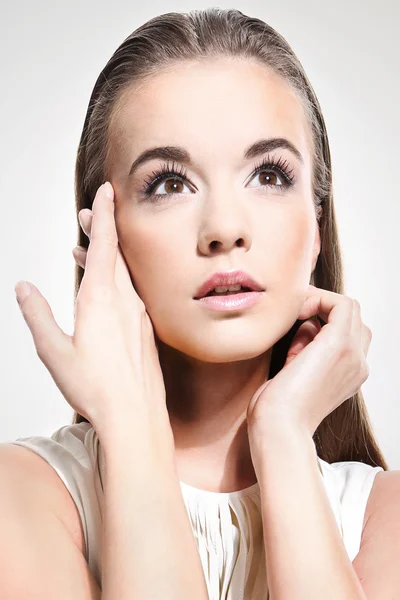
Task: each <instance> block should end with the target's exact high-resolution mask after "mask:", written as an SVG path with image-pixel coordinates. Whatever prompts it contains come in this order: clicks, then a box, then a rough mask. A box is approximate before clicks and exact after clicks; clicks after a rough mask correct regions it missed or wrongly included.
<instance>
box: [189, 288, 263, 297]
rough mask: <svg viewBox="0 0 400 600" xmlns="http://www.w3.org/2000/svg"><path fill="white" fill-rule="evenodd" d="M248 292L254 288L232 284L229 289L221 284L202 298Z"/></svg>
mask: <svg viewBox="0 0 400 600" xmlns="http://www.w3.org/2000/svg"><path fill="white" fill-rule="evenodd" d="M248 292H254V290H252V289H250V288H248V287H244V286H241V285H236V286H230V288H228V289H226V288H223V287H222V286H220V287H217V288H215V289H213V290H211V291H210V292H208V293H207V294H205V296H202V298H207V297H208V296H234V295H235V294H245V293H248ZM198 299H199V298H196V300H198Z"/></svg>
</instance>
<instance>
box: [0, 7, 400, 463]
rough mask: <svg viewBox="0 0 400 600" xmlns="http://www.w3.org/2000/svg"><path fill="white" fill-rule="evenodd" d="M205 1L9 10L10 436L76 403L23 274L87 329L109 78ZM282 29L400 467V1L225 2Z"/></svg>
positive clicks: (381, 438)
mask: <svg viewBox="0 0 400 600" xmlns="http://www.w3.org/2000/svg"><path fill="white" fill-rule="evenodd" d="M206 6H209V4H207V3H203V2H201V1H198V2H197V3H196V4H192V3H189V2H169V3H167V4H165V3H161V2H154V1H153V2H149V3H146V8H145V9H143V8H142V6H141V5H139V6H138V5H137V4H135V3H134V2H132V1H130V2H125V1H122V0H120V1H119V2H113V3H111V4H110V3H109V2H104V1H99V0H97V1H96V2H94V1H93V0H90V1H86V2H78V1H77V0H75V1H71V0H68V2H67V1H66V0H64V1H62V2H57V3H53V2H44V1H39V2H34V3H31V2H29V3H28V2H27V1H26V2H15V3H13V4H11V3H3V5H2V6H1V13H2V22H1V24H0V31H1V35H0V46H1V52H0V60H1V63H2V64H1V94H0V119H1V123H0V125H1V144H0V153H1V154H0V159H1V177H0V182H1V183H0V185H1V189H0V192H1V209H2V210H1V220H0V233H1V241H2V258H1V267H2V268H1V271H2V277H1V309H2V310H1V334H2V344H1V348H2V356H1V384H2V390H1V397H0V408H1V413H0V416H1V418H0V441H10V440H13V439H15V438H17V437H23V436H29V435H51V433H53V431H55V430H56V429H57V428H59V427H61V426H62V425H65V424H68V423H70V421H71V418H72V412H73V411H72V408H71V407H70V406H69V404H68V403H67V402H66V401H65V399H64V398H63V396H62V395H61V393H60V392H59V391H58V389H57V387H56V386H55V384H54V382H53V380H52V378H51V376H50V374H49V373H48V371H47V369H46V368H45V367H44V365H43V364H42V363H41V362H40V359H39V358H38V357H37V355H36V352H35V348H34V345H33V340H32V336H31V333H30V331H29V329H28V327H27V325H26V324H25V321H24V319H23V317H22V315H21V313H20V310H19V308H18V305H17V303H16V301H15V296H14V285H15V283H16V282H17V281H18V280H20V279H27V280H28V281H31V282H32V283H34V284H35V285H36V286H37V287H38V288H39V289H40V291H41V292H42V294H43V295H44V296H45V297H46V298H47V300H48V301H49V303H50V306H51V307H52V310H53V313H54V315H55V318H56V320H57V321H58V323H59V325H60V326H61V327H62V328H63V329H64V330H65V331H66V332H67V333H69V334H72V332H73V282H74V260H73V257H72V254H71V250H72V248H73V247H74V246H75V245H76V243H77V242H76V222H75V211H74V195H73V176H74V171H73V170H74V160H75V154H76V149H77V145H78V141H79V136H80V134H81V130H82V126H83V120H84V116H85V112H86V108H87V104H88V101H89V96H90V93H91V91H92V88H93V85H94V83H95V80H96V78H97V76H98V74H99V72H100V71H101V69H102V68H103V66H104V65H105V63H106V62H107V60H108V59H109V57H110V56H111V54H112V53H113V52H114V50H115V49H116V48H117V47H118V45H119V44H120V43H121V42H122V41H123V39H125V37H127V36H128V35H129V34H130V33H131V32H132V31H133V30H134V29H135V28H136V27H138V26H139V25H141V24H142V23H144V22H145V21H147V20H148V19H149V18H151V17H153V16H155V15H157V14H161V13H164V12H169V11H174V10H176V11H186V10H189V9H191V8H202V7H206ZM216 6H220V7H224V8H229V7H232V6H233V7H234V8H237V9H239V10H241V11H242V12H244V13H246V14H248V15H250V16H256V17H259V18H261V19H263V20H264V21H266V22H267V23H269V24H270V25H272V26H273V27H275V28H276V29H277V30H278V31H279V32H280V33H282V34H283V35H284V36H285V37H286V39H287V40H288V42H289V43H290V45H291V46H292V48H293V49H294V51H295V52H296V53H297V55H298V57H299V58H300V60H301V62H302V63H303V65H304V67H305V70H306V72H307V74H308V76H309V78H310V80H311V83H312V85H313V87H314V89H315V90H316V93H317V95H318V98H319V100H320V103H321V106H322V109H323V113H324V117H325V120H326V124H327V128H328V134H329V138H330V144H331V152H332V159H333V172H334V189H335V205H336V210H337V216H338V222H339V233H340V239H341V244H342V248H343V254H344V261H345V283H346V294H348V295H350V296H352V297H354V298H357V299H358V300H359V301H360V303H361V307H362V317H363V320H364V322H365V323H366V324H367V325H368V326H369V327H370V328H371V329H372V333H373V339H372V342H371V347H370V351H369V354H368V362H369V365H370V368H371V373H370V376H369V379H368V380H367V381H366V382H365V383H364V385H363V387H362V390H363V392H364V397H365V399H366V403H367V406H368V409H369V413H370V416H371V421H372V424H373V427H374V430H375V433H376V435H377V439H378V442H379V444H380V446H381V448H382V450H383V452H384V454H385V456H386V458H387V460H388V463H389V466H390V468H392V469H399V468H400V443H399V442H398V430H399V425H400V402H399V384H398V371H399V365H398V362H399V355H400V353H399V343H398V340H399V337H400V327H399V318H398V312H399V283H398V278H399V268H398V261H399V258H400V253H399V250H398V243H399V226H400V208H399V206H400V201H399V191H398V190H399V172H400V160H399V159H400V156H399V139H400V126H399V118H398V110H399V109H398V107H399V105H400V85H399V58H400V51H399V33H398V32H399V29H400V8H399V7H400V4H399V3H398V2H397V0H392V1H390V0H386V1H383V2H375V1H374V2H372V1H361V0H360V1H356V0H347V1H346V2H344V1H336V2H330V3H328V2H322V1H316V0H314V1H312V0H302V2H298V1H295V0H292V1H291V0H280V2H279V3H277V2H272V1H269V0H263V1H262V2H261V1H258V2H248V1H247V2H246V3H245V2H236V3H235V4H234V5H231V4H229V3H225V2H222V1H221V2H219V3H218V4H216Z"/></svg>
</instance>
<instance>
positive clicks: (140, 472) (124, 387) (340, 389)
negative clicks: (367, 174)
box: [0, 8, 400, 600]
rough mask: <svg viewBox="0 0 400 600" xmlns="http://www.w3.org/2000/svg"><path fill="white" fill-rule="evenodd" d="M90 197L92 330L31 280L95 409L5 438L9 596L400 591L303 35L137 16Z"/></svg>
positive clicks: (235, 14)
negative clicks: (46, 430)
mask: <svg viewBox="0 0 400 600" xmlns="http://www.w3.org/2000/svg"><path fill="white" fill-rule="evenodd" d="M104 181H105V182H106V183H104V185H100V184H101V183H102V182H104ZM76 209H77V215H78V217H79V221H80V225H81V228H80V230H79V240H78V243H79V246H78V247H77V248H75V250H74V257H75V259H76V261H77V263H78V265H77V272H76V290H75V292H76V304H75V331H74V334H73V336H72V337H70V336H67V335H66V334H65V333H64V332H63V331H62V330H61V329H60V328H59V326H58V325H57V324H56V322H55V320H54V318H53V315H52V312H51V309H50V307H49V305H48V303H47V301H46V300H45V298H44V297H43V296H42V295H41V293H40V292H39V291H38V290H37V288H35V287H34V286H32V285H31V286H30V287H29V289H27V288H26V286H24V285H19V286H17V288H16V289H17V292H18V295H19V302H20V306H21V310H22V313H23V316H24V318H25V320H26V322H27V324H28V326H29V328H30V330H31V332H32V335H33V338H34V341H35V346H36V349H37V352H38V355H39V357H40V359H41V360H42V361H43V363H44V365H45V366H46V367H47V368H48V370H49V372H50V373H51V375H52V377H53V379H54V381H55V383H56V384H57V386H58V387H59V389H60V390H61V392H62V393H63V395H64V396H65V398H66V400H67V402H68V403H69V404H70V405H71V407H72V408H73V409H74V411H75V414H74V419H73V422H72V424H70V425H67V426H65V427H62V428H61V429H59V430H57V431H56V432H55V433H54V434H53V435H52V436H51V438H45V437H41V436H32V437H29V438H19V439H18V440H16V441H15V442H13V443H11V444H4V445H3V446H2V448H1V452H2V461H1V465H2V467H1V471H0V472H1V476H2V477H3V483H4V482H5V484H6V487H3V489H5V490H6V493H3V494H2V495H1V496H2V498H1V508H2V510H1V512H0V514H1V519H2V521H1V527H2V532H3V535H2V536H1V537H2V543H1V544H0V565H1V566H0V581H2V582H3V590H2V591H4V589H5V590H6V592H5V596H4V593H3V595H2V598H7V599H10V598H13V599H14V600H17V599H21V600H22V598H25V597H27V594H28V590H29V593H30V594H31V596H30V597H35V598H36V597H37V598H39V597H40V598H41V599H45V598H54V597H57V598H58V599H62V600H64V599H65V600H72V599H74V600H77V599H82V600H84V599H88V598H99V597H100V594H101V597H102V598H103V599H107V600H110V599H111V598H112V599H116V598H118V599H119V600H125V599H126V600H128V599H129V600H131V599H132V598H134V599H139V598H140V599H143V600H144V599H146V598H152V599H153V598H154V599H155V598H160V599H161V598H162V599H163V600H169V599H171V600H172V599H173V600H180V599H182V600H183V599H185V600H186V599H187V598H191V599H195V600H205V599H206V598H211V599H212V600H219V599H224V600H225V599H229V600H245V599H246V600H250V599H251V600H261V599H263V600H264V599H267V598H272V600H293V599H294V598H307V599H308V600H317V599H318V600H320V599H321V598H324V599H335V600H337V599H346V600H350V599H351V600H366V599H367V600H378V598H379V599H381V598H394V597H397V596H398V595H400V575H399V571H398V568H397V565H396V564H395V562H396V561H394V560H392V557H393V556H398V553H399V551H400V535H399V526H400V511H399V510H398V508H397V505H398V501H399V499H400V474H399V471H389V470H388V466H387V464H386V462H385V460H384V458H383V456H382V454H381V452H380V450H379V447H378V444H377V442H376V440H375V438H374V435H373V432H372V429H371V426H370V423H369V419H368V414H367V410H366V406H365V403H364V400H363V398H362V394H361V391H360V387H361V385H362V384H363V383H364V381H365V380H366V379H367V377H368V374H369V368H368V364H367V360H366V359H367V354H368V348H369V345H370V341H371V331H370V330H369V328H368V327H367V326H366V325H365V324H364V323H363V321H362V318H361V314H360V305H359V303H358V302H357V301H356V300H355V299H352V298H349V297H348V296H346V295H344V291H343V284H342V262H341V256H340V246H339V241H338V234H337V226H336V220H335V212H334V205H333V196H332V173H331V160H330V152H329V143H328V137H327V132H326V129H325V124H324V119H323V116H322V114H321V110H320V106H319V103H318V100H317V98H316V96H315V93H314V91H313V89H312V87H311V85H310V83H309V81H308V79H307V77H306V75H305V73H304V71H303V68H302V66H301V64H300V62H299V61H298V59H297V58H296V56H295V55H294V53H293V51H292V50H291V48H290V46H289V45H288V44H287V42H286V41H285V40H284V39H283V38H282V36H281V35H279V34H278V33H277V32H276V31H275V30H274V29H272V28H271V27H269V26H268V25H267V24H265V23H264V22H262V21H260V20H259V19H256V18H250V17H248V16H246V15H244V14H242V13H241V12H239V11H237V10H221V9H216V8H212V9H207V10H204V11H192V12H190V13H188V14H183V13H169V14H165V15H161V16H158V17H156V18H154V19H152V20H151V21H149V22H148V23H146V24H144V25H143V26H141V27H139V28H138V29H137V30H136V31H134V32H133V33H132V35H130V36H129V37H128V38H127V39H126V40H125V41H124V42H123V43H122V44H121V46H120V47H119V48H118V49H117V50H116V52H115V53H114V55H113V56H112V57H111V59H110V60H109V62H108V63H107V65H106V66H105V68H104V69H103V71H102V72H101V74H100V76H99V78H98V80H97V82H96V84H95V87H94V90H93V93H92V96H91V98H90V102H89V106H88V111H87V115H86V119H85V123H84V128H83V132H82V137H81V140H80V145H79V149H78V156H77V162H76ZM28 292H30V293H29V294H28V295H26V294H27V293H28ZM29 450H30V452H29ZM43 459H44V460H43ZM3 521H4V523H3ZM4 531H5V534H4ZM21 574H22V575H23V576H22V577H21Z"/></svg>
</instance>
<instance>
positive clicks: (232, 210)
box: [198, 201, 251, 256]
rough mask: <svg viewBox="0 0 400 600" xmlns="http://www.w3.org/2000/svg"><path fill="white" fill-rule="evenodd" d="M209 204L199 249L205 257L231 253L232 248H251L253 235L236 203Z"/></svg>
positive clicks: (205, 208) (201, 228) (201, 229)
mask: <svg viewBox="0 0 400 600" xmlns="http://www.w3.org/2000/svg"><path fill="white" fill-rule="evenodd" d="M216 204H217V203H215V204H214V205H213V206H211V203H208V204H207V206H205V207H204V214H205V216H204V217H203V220H202V225H201V227H200V232H199V239H198V249H199V252H200V253H201V254H202V255H204V256H207V255H212V254H218V253H221V252H222V253H225V252H230V251H231V250H232V248H235V247H238V248H244V250H245V251H246V252H247V251H248V250H249V248H250V247H251V233H250V228H249V226H248V224H247V221H246V218H245V217H244V215H243V212H242V211H240V210H238V206H237V204H236V203H234V201H231V202H227V203H226V204H224V205H221V204H219V205H218V206H216Z"/></svg>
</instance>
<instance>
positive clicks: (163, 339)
mask: <svg viewBox="0 0 400 600" xmlns="http://www.w3.org/2000/svg"><path fill="white" fill-rule="evenodd" d="M228 98H229V102H227V99H228ZM120 109H121V110H120V111H119V113H118V115H117V118H116V121H115V123H114V125H115V136H114V145H113V153H112V157H113V162H112V165H111V172H112V177H111V183H112V187H113V189H114V192H115V222H116V230H117V232H118V241H119V244H120V247H121V251H122V253H123V256H124V259H125V261H126V264H127V267H128V269H129V272H130V274H131V275H132V279H133V282H134V286H135V290H136V291H137V293H138V296H139V297H140V298H141V300H142V301H143V303H144V306H145V307H146V310H147V312H148V314H149V316H150V318H151V321H152V324H153V326H154V329H155V332H156V334H157V336H158V342H159V346H160V359H161V362H162V366H163V371H164V374H165V386H166V402H167V405H168V412H169V415H170V417H171V425H172V431H173V436H174V442H175V450H176V460H177V465H178V471H179V476H180V479H181V480H183V481H185V482H187V483H189V484H192V485H194V486H197V487H201V488H203V489H209V490H211V491H232V490H234V489H240V488H242V487H245V486H247V485H251V484H252V483H254V482H255V480H256V473H255V470H254V464H253V460H252V454H251V450H250V444H249V435H248V430H247V423H246V416H247V409H248V406H249V401H250V399H251V398H254V395H255V394H257V392H258V391H259V390H260V386H262V385H263V384H264V382H265V375H266V372H268V368H269V359H270V349H271V347H272V346H273V344H274V343H275V342H276V341H277V340H278V339H280V337H282V335H284V333H286V332H287V331H288V330H289V329H290V327H291V326H292V324H293V323H294V322H295V320H296V318H297V317H298V315H299V314H300V312H301V310H302V308H303V306H304V303H305V302H306V299H307V295H308V292H309V278H310V275H311V273H312V270H313V268H314V266H315V262H316V260H317V257H318V254H319V251H320V240H319V232H318V226H317V221H316V215H315V209H314V205H313V202H312V195H311V174H312V169H311V156H312V151H311V139H310V135H309V131H308V126H307V123H306V121H305V118H304V115H303V112H302V108H301V105H300V103H299V102H298V99H297V98H296V97H295V95H294V94H293V93H292V92H291V91H290V90H289V88H288V87H287V85H286V84H285V82H283V81H282V80H280V79H279V78H278V77H277V76H275V75H273V74H272V73H270V72H268V71H267V70H266V69H265V68H264V67H262V66H260V65H258V64H253V63H250V62H241V61H231V60H226V61H225V60H222V61H213V62H207V63H206V64H204V63H202V64H190V65H181V66H179V67H177V68H175V69H172V70H170V71H168V72H165V73H160V74H159V75H157V77H155V78H154V79H153V80H152V81H150V82H147V83H146V85H145V86H143V87H141V88H140V89H134V88H133V89H132V90H129V92H127V93H126V95H125V96H124V98H123V102H122V103H121V106H120ZM232 123H234V124H235V126H234V127H232ZM261 137H263V138H267V137H279V138H287V139H289V140H290V141H291V142H292V143H293V144H294V145H295V146H296V147H297V148H298V149H299V151H300V153H301V155H302V157H303V161H302V162H300V161H298V159H297V158H295V157H294V155H292V154H291V153H290V152H289V150H287V149H279V151H276V152H274V153H272V154H273V155H278V156H282V157H284V158H285V159H286V160H288V161H289V162H290V165H291V168H292V169H293V171H294V173H295V176H296V185H295V186H293V187H292V188H291V189H290V190H288V191H287V192H285V193H284V194H282V192H281V191H278V190H275V189H274V188H273V186H272V187H268V190H267V189H266V186H265V185H263V184H262V183H261V182H260V179H259V177H256V178H252V179H251V180H250V174H251V172H252V171H253V168H254V162H255V161H254V159H251V160H243V152H244V149H245V148H247V147H248V146H249V145H250V144H252V143H253V142H254V141H256V140H258V139H260V138H261ZM161 145H163V146H166V145H168V146H170V145H177V146H183V147H185V148H186V149H188V150H189V152H190V154H191V155H192V156H193V159H194V162H193V164H192V165H190V167H189V165H186V166H187V168H188V177H187V180H184V183H185V187H184V188H183V191H182V188H179V190H180V193H179V194H174V193H171V192H170V195H169V196H168V198H166V199H163V200H162V201H161V203H152V202H150V201H143V197H142V196H141V195H140V193H141V192H140V190H141V189H142V187H143V184H144V180H145V179H148V178H149V177H150V176H151V173H152V171H153V170H154V168H156V167H158V166H159V165H160V162H161V163H162V162H163V161H159V160H158V159H157V160H156V159H153V161H151V162H149V163H144V164H142V165H141V167H140V169H138V170H137V171H136V172H135V174H134V176H133V177H129V176H128V173H129V169H130V166H131V164H132V161H133V160H134V159H135V158H137V156H138V155H139V153H140V152H142V151H143V150H145V149H147V148H149V147H151V146H161ZM244 181H246V184H244ZM250 181H251V183H250ZM273 181H276V185H277V186H279V180H275V179H273ZM164 186H165V182H164V183H162V184H160V186H159V187H158V190H157V191H158V192H159V193H160V192H161V193H165V189H166V188H165V187H164ZM186 186H187V187H186ZM167 189H168V190H169V189H170V188H167ZM175 196H176V197H175ZM239 242H240V243H239ZM149 249H151V251H150V250H149ZM89 252H90V247H89ZM166 266H167V268H166ZM230 268H242V269H244V270H247V271H249V272H250V273H251V274H252V275H253V277H255V278H256V279H257V280H258V281H259V282H260V283H262V284H263V285H264V287H265V288H266V290H267V292H268V294H266V297H265V301H264V302H263V303H262V304H259V305H258V307H257V309H255V310H252V311H248V313H246V314H242V315H240V316H239V317H238V318H234V319H231V318H226V316H224V315H223V314H222V313H219V314H218V315H217V314H216V313H215V314H214V313H213V314H210V313H209V312H208V311H206V310H203V308H202V307H200V306H199V305H198V304H196V302H195V301H194V300H193V296H194V293H195V291H196V289H197V287H198V286H199V285H200V284H201V283H202V282H203V281H204V279H205V278H206V277H208V276H209V275H210V274H211V273H213V272H215V271H217V270H228V269H230ZM323 329H324V328H323ZM232 340H239V341H238V343H237V344H236V343H232ZM313 343H314V342H313ZM311 346H312V344H311V343H310V344H309V345H307V346H305V347H304V348H303V351H304V352H305V351H306V350H307V347H311ZM298 358H300V356H298V357H296V358H295V359H294V360H293V363H292V364H294V363H295V361H296V360H297V359H298ZM289 366H291V365H289ZM266 391H268V388H267V390H266ZM81 408H82V407H81ZM124 408H125V409H126V408H127V406H124ZM327 408H328V407H327ZM78 410H79V412H81V409H78ZM83 410H85V407H83ZM82 414H85V413H82ZM96 414H101V413H96ZM399 487H400V484H399V472H398V471H395V472H394V471H392V472H390V473H380V474H378V475H377V477H376V480H375V484H374V487H373V491H372V492H371V495H370V500H369V502H368V507H367V512H366V518H365V520H364V524H365V528H364V532H363V539H362V545H361V550H360V553H359V555H358V556H357V557H356V559H355V561H354V566H355V568H356V571H357V573H358V574H359V576H360V578H361V577H362V583H363V588H364V590H365V591H366V593H367V597H368V600H371V599H372V600H378V598H382V600H383V598H384V597H385V598H386V597H388V596H387V594H388V592H389V593H394V592H397V591H398V590H399V589H400V585H399V580H398V575H397V573H395V572H394V569H393V567H392V564H393V560H391V561H390V560H388V561H386V562H384V563H383V562H382V561H383V558H384V557H385V556H386V557H387V556H388V555H389V556H392V557H393V556H396V555H397V554H398V552H399V550H400V548H399V535H398V530H399V525H400V518H399V516H398V513H399V511H398V510H396V509H395V506H396V503H397V504H398V498H399V495H398V492H399ZM388 523H389V524H390V527H388ZM383 527H385V529H384V531H385V537H384V539H383V536H381V531H383ZM371 565H373V568H372V567H371ZM382 582H384V586H383V587H382ZM385 586H386V587H385ZM382 589H384V590H386V596H384V595H383V593H382ZM368 594H370V595H368ZM374 594H375V595H374ZM378 594H382V595H381V596H379V595H378Z"/></svg>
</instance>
